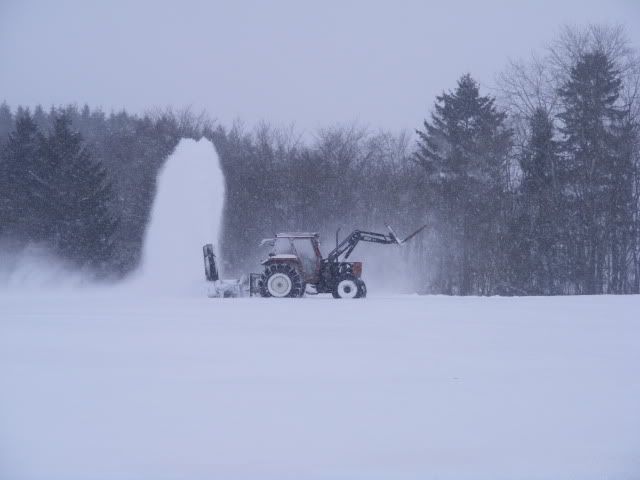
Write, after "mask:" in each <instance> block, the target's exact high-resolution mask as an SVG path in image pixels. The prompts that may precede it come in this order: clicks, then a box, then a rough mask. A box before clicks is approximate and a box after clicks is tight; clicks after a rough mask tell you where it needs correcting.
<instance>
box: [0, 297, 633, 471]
mask: <svg viewBox="0 0 640 480" xmlns="http://www.w3.org/2000/svg"><path fill="white" fill-rule="evenodd" d="M371 293H372V294H374V293H375V292H371ZM639 312H640V298H639V297H604V296H603V297H565V298H447V297H417V296H403V297H373V298H369V299H366V300H362V301H361V300H353V301H337V300H333V299H331V298H308V299H301V300H273V299H228V300H214V299H207V298H204V297H203V298H198V297H192V298H154V297H152V296H127V295H123V294H122V293H121V292H118V291H116V290H114V291H110V290H105V291H102V292H94V293H92V292H91V291H88V292H84V293H68V294H67V293H62V292H57V293H55V292H54V293H49V294H44V295H43V294H41V293H38V294H33V293H32V294H30V295H22V294H16V293H12V294H11V295H9V294H8V293H5V294H3V293H2V292H0V478H2V479H3V480H4V479H6V480H23V479H34V480H35V479H38V480H92V479H101V480H102V479H109V480H111V479H118V480H120V479H123V480H124V479H126V480H129V479H231V480H232V479H262V478H266V479H454V478H455V479H558V478H575V479H578V478H579V479H629V480H631V479H637V478H640V313H639Z"/></svg>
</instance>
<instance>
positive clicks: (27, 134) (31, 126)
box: [0, 110, 39, 241]
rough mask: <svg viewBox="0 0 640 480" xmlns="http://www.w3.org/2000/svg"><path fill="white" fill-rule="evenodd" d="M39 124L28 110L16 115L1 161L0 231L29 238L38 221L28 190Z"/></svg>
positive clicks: (33, 173)
mask: <svg viewBox="0 0 640 480" xmlns="http://www.w3.org/2000/svg"><path fill="white" fill-rule="evenodd" d="M38 135H39V132H38V128H37V126H36V124H35V123H34V121H33V118H32V117H31V115H30V114H29V111H28V110H22V111H21V112H20V114H18V115H16V126H15V131H13V132H12V133H10V134H9V139H8V141H7V144H6V146H5V147H4V148H3V149H2V155H1V157H2V160H1V161H0V234H3V235H12V236H20V237H23V238H24V239H25V240H27V241H28V240H30V239H32V237H31V236H32V233H33V225H34V224H35V223H36V222H37V221H38V220H37V219H36V215H35V211H34V209H33V205H32V203H31V198H30V192H31V191H32V189H33V183H34V181H35V177H34V175H36V174H37V172H36V164H37V160H38V155H39V150H38V145H39V144H38Z"/></svg>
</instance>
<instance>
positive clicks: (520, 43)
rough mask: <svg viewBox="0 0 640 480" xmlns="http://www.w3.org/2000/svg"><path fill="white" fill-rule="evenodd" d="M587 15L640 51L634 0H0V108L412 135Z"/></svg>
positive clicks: (638, 4)
mask: <svg viewBox="0 0 640 480" xmlns="http://www.w3.org/2000/svg"><path fill="white" fill-rule="evenodd" d="M588 22H600V23H601V22H604V23H621V24H623V25H625V26H626V27H627V31H628V34H629V36H630V38H631V40H632V42H633V43H634V44H635V45H638V46H640V1H638V0H608V1H607V0H601V1H585V0H566V1H563V0H555V1H550V0H536V1H533V0H532V1H526V2H525V1H508V0H482V1H466V2H463V1H452V0H441V1H437V2H430V1H388V2H382V1H368V2H367V1H362V2H356V1H335V2H333V1H326V0H324V1H313V2H311V1H308V2H307V1H303V0H292V1H278V2H276V1H254V2H248V1H234V0H227V1H224V2H222V1H220V2H217V1H212V0H210V1H187V0H172V1H170V2H169V1H161V0H155V1H134V0H123V1H121V0H109V1H103V2H98V1H89V0H74V1H65V0H50V1H30V0H0V102H1V101H2V100H3V99H4V100H6V101H7V102H8V103H9V104H10V105H12V106H15V105H18V104H23V105H25V104H26V105H33V104H36V103H42V104H44V105H47V106H50V105H52V104H56V105H58V104H66V103H70V102H72V103H78V104H83V103H89V104H90V105H92V106H102V107H103V108H104V109H105V110H107V111H110V110H111V109H119V108H122V107H125V108H126V109H128V110H130V111H135V112H143V111H145V110H146V109H149V108H152V107H154V106H167V105H172V106H176V107H181V106H185V105H191V106H192V107H193V108H194V109H195V110H201V109H205V110H207V111H208V112H210V114H211V115H212V116H213V117H215V118H217V119H218V120H219V121H221V122H223V123H230V122H231V121H233V120H234V119H235V118H242V119H243V120H245V122H246V123H248V124H253V123H255V122H256V121H258V120H271V121H275V122H277V123H285V124H289V123H295V124H296V125H297V126H298V127H299V128H300V129H304V130H306V131H309V130H313V129H315V128H316V127H318V126H322V125H327V124H331V123H335V122H349V121H352V120H358V121H360V122H361V123H362V124H365V125H369V126H371V127H372V128H378V127H381V128H391V129H394V130H397V129H401V128H411V129H413V128H414V127H416V126H418V125H419V124H420V123H421V121H422V119H423V118H424V117H425V115H426V113H427V112H428V111H429V109H430V108H431V106H432V104H433V100H434V97H435V95H437V94H439V93H441V92H442V90H443V89H450V88H452V87H453V86H454V85H455V81H456V79H457V78H458V77H459V76H460V75H461V74H463V73H465V72H470V73H471V74H472V75H473V76H474V77H476V78H477V79H478V80H479V81H480V82H481V84H482V85H483V86H486V87H491V86H492V85H493V84H494V78H495V74H496V73H497V72H498V71H500V70H501V69H502V68H503V67H504V65H505V63H506V61H507V59H508V58H509V57H512V58H517V57H522V56H526V55H528V53H529V52H530V51H531V50H533V49H538V48H541V47H542V46H543V45H544V44H545V43H546V42H548V41H549V40H550V39H551V38H553V36H554V33H555V32H557V30H558V28H559V27H560V25H562V24H564V23H569V24H578V25H579V24H585V23H588Z"/></svg>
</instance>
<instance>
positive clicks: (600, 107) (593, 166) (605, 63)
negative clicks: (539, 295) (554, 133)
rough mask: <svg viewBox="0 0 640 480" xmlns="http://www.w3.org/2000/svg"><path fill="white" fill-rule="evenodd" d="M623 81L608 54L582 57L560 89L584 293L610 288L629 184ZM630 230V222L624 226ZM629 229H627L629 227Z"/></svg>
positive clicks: (575, 258)
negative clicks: (613, 239) (611, 248)
mask: <svg viewBox="0 0 640 480" xmlns="http://www.w3.org/2000/svg"><path fill="white" fill-rule="evenodd" d="M621 85H622V80H621V78H620V72H619V71H617V70H616V68H615V66H614V64H613V62H612V61H611V59H610V58H609V57H608V56H607V55H606V54H605V53H603V52H600V51H594V52H589V53H585V54H583V55H581V57H580V58H579V60H578V61H577V63H576V64H575V66H574V67H573V68H572V69H571V73H570V77H569V79H568V80H567V81H566V83H565V84H564V85H563V86H562V87H561V88H560V89H559V94H560V97H561V99H562V107H563V111H562V112H561V113H560V115H559V118H560V119H561V120H562V127H561V131H562V133H563V136H564V138H563V142H562V147H563V152H564V155H565V161H564V162H563V175H564V187H565V192H566V193H567V198H566V200H567V205H568V206H569V208H570V209H571V210H572V211H575V212H576V213H577V215H575V216H574V217H573V218H574V220H575V221H574V222H573V223H572V224H571V225H570V227H571V232H570V233H571V238H572V239H573V243H572V249H571V250H572V251H571V255H572V264H573V265H574V272H573V273H574V276H575V279H576V283H577V285H578V288H579V291H580V292H582V293H590V294H594V293H602V292H603V291H604V288H605V266H606V261H607V255H608V253H609V252H607V237H608V232H607V230H608V228H610V227H612V225H611V221H612V212H611V206H612V205H617V206H618V207H620V208H622V209H623V210H624V212H623V213H621V215H624V216H625V217H626V216H627V214H628V213H629V212H627V205H626V202H623V204H622V205H621V204H619V203H617V200H616V199H615V197H616V195H617V190H618V189H620V188H623V189H624V188H626V187H625V186H623V184H624V183H625V182H627V181H628V179H627V178H626V174H625V173H624V172H625V170H626V168H627V161H626V160H625V159H623V158H622V156H621V153H622V152H621V150H620V147H621V145H622V144H624V142H625V140H624V138H623V135H622V133H621V132H622V130H621V129H620V126H621V124H622V121H623V120H624V111H623V110H622V109H621V108H620V107H619V106H618V99H619V96H620V89H621ZM627 221H629V223H628V224H630V223H631V222H630V220H629V219H625V220H624V221H623V223H627ZM623 228H624V227H623Z"/></svg>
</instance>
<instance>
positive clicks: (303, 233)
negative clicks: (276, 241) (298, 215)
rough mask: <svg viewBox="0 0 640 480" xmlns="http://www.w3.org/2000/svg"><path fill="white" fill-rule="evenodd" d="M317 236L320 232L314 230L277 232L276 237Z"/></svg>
mask: <svg viewBox="0 0 640 480" xmlns="http://www.w3.org/2000/svg"><path fill="white" fill-rule="evenodd" d="M319 236H320V234H319V233H315V232H285V233H278V234H277V235H276V238H317V237H319Z"/></svg>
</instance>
